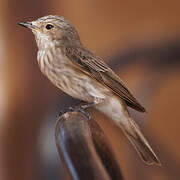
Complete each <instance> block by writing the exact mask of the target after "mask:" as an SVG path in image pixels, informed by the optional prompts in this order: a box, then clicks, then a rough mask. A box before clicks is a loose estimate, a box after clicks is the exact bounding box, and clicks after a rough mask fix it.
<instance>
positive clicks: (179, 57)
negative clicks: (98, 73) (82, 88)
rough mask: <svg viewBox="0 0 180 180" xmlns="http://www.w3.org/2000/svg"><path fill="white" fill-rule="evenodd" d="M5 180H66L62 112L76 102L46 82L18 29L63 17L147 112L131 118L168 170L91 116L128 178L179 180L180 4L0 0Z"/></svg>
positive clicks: (0, 133)
mask: <svg viewBox="0 0 180 180" xmlns="http://www.w3.org/2000/svg"><path fill="white" fill-rule="evenodd" d="M0 3H1V4H0V24H1V26H0V179H2V180H32V179H33V180H42V179H43V180H50V179H53V180H58V179H63V177H64V175H63V169H62V167H61V164H60V163H59V159H58V155H57V151H56V146H55V142H54V127H55V120H56V116H57V114H58V112H59V111H60V110H62V109H63V108H64V107H65V106H66V107H67V106H69V105H72V104H73V103H76V102H75V100H74V99H72V98H70V97H69V96H67V95H65V94H64V93H62V92H61V91H60V90H58V89H57V88H56V87H54V86H53V85H52V84H51V83H50V81H48V80H47V79H46V78H45V77H44V76H43V75H42V74H41V73H40V70H39V67H38V65H37V61H36V53H37V47H36V44H35V40H34V37H33V35H32V33H31V32H30V31H28V30H27V29H24V28H22V27H20V26H18V25H17V22H18V21H30V20H34V19H36V18H38V17H41V16H44V15H48V14H57V15H62V16H65V17H66V18H67V19H69V20H70V21H71V22H72V23H73V24H74V25H75V26H76V27H77V29H78V31H79V33H80V37H81V40H82V42H83V43H84V44H85V46H86V47H88V48H89V49H91V50H92V51H93V52H95V53H96V54H98V55H99V56H101V57H103V58H104V60H105V61H106V62H107V63H108V64H109V65H110V66H111V67H112V68H113V69H114V70H115V71H116V72H117V73H118V74H119V75H120V76H121V77H122V79H123V80H124V81H125V83H126V85H127V86H128V87H129V88H130V89H131V91H132V92H133V94H134V95H135V96H136V97H137V98H138V99H139V101H140V102H141V103H142V104H143V105H144V106H145V107H146V109H147V110H148V113H147V114H140V113H138V112H135V111H133V110H130V111H131V114H132V116H133V118H134V119H135V120H136V121H137V122H138V124H139V125H140V127H141V129H142V130H143V132H144V134H145V136H146V137H147V139H148V140H149V142H150V144H151V145H152V147H153V149H154V151H155V152H156V153H157V156H158V157H159V159H160V160H161V162H162V165H163V166H162V167H154V166H146V165H144V164H143V163H142V162H141V160H140V159H139V157H138V156H137V154H136V152H135V151H134V149H133V148H132V147H131V145H130V144H129V143H128V142H127V140H126V139H125V138H124V136H123V135H122V133H121V131H120V130H119V129H118V128H117V127H116V126H114V125H112V124H111V123H110V122H109V120H108V119H107V118H106V117H104V116H103V115H102V114H100V113H98V112H96V111H95V110H90V111H91V114H92V116H93V117H94V119H96V120H97V121H98V123H99V124H100V125H101V127H102V128H103V129H104V131H105V133H106V135H107V137H108V139H109V141H110V143H111V145H112V147H113V149H114V152H115V155H116V157H117V159H118V162H119V165H120V167H121V170H122V172H123V175H124V177H125V179H128V180H141V179H147V180H152V179H153V180H156V179H158V180H178V179H180V171H179V167H180V143H179V138H180V110H179V107H180V22H179V18H180V11H179V6H180V1H179V0H173V1H165V0H157V1H154V2H153V1H150V0H147V1H143V0H136V1H130V0H126V1H123V0H111V1H110V0H109V1H108V0H86V1H84V0H76V1H73V0H51V1H50V0H49V1H48V0H39V1H37V0H36V1H35V0H31V1H29V0H23V1H20V0H19V1H17V0H0Z"/></svg>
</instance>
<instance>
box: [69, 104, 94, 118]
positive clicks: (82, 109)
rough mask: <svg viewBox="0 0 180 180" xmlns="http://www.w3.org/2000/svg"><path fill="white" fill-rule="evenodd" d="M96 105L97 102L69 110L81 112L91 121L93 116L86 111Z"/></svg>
mask: <svg viewBox="0 0 180 180" xmlns="http://www.w3.org/2000/svg"><path fill="white" fill-rule="evenodd" d="M95 104H96V103H95V102H91V103H84V104H82V105H78V106H75V107H70V108H69V110H70V111H76V112H81V113H82V114H84V115H85V116H86V117H87V118H88V119H89V120H90V119H91V115H90V114H89V113H88V112H87V111H86V109H87V108H90V107H92V106H94V105H95Z"/></svg>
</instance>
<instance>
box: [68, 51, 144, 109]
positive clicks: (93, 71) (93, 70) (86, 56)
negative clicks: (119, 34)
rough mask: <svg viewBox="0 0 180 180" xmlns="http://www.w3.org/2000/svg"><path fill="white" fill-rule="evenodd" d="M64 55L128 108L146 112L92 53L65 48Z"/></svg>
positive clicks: (116, 77)
mask: <svg viewBox="0 0 180 180" xmlns="http://www.w3.org/2000/svg"><path fill="white" fill-rule="evenodd" d="M66 55H67V57H68V58H69V59H70V60H71V62H72V63H75V65H76V66H79V67H80V69H82V71H83V72H86V73H88V74H89V75H90V76H91V77H93V78H94V79H96V80H97V81H99V82H100V83H101V84H102V83H103V84H104V85H105V86H106V87H108V88H109V89H111V90H112V91H113V92H114V93H115V94H116V95H118V96H119V97H120V98H122V99H123V100H124V101H125V102H126V104H127V105H128V106H130V107H132V108H133V109H135V110H137V111H140V112H145V111H146V110H145V108H144V107H143V106H142V105H140V103H139V102H138V101H137V100H136V98H135V97H134V96H133V95H132V94H131V92H130V91H129V90H128V89H127V87H126V86H125V85H124V83H123V82H122V80H121V79H120V77H119V76H118V75H116V74H115V73H114V72H113V71H112V70H111V69H110V68H109V67H108V65H107V64H106V63H104V62H103V61H102V60H101V59H100V58H99V57H96V56H95V55H94V54H93V53H92V52H90V51H89V50H87V49H85V48H78V49H73V48H67V49H66Z"/></svg>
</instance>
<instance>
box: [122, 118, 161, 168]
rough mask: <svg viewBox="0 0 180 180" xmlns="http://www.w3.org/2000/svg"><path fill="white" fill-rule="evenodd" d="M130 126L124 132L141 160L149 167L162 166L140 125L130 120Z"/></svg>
mask: <svg viewBox="0 0 180 180" xmlns="http://www.w3.org/2000/svg"><path fill="white" fill-rule="evenodd" d="M129 125H130V127H128V128H127V127H125V128H122V130H123V132H124V134H125V135H126V137H127V138H128V139H129V141H130V142H131V143H132V145H133V146H134V147H135V149H136V151H137V152H138V154H139V155H140V157H141V159H142V160H143V161H144V162H145V163H146V164H148V165H152V164H156V165H159V166H161V162H160V161H159V159H158V158H157V156H156V154H155V153H154V151H153V150H152V148H151V147H150V145H149V143H148V142H147V140H146V138H145V137H144V136H143V134H142V133H141V131H140V128H139V127H138V125H137V124H136V123H135V122H134V121H133V120H132V119H130V118H129Z"/></svg>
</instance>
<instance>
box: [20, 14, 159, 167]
mask: <svg viewBox="0 0 180 180" xmlns="http://www.w3.org/2000/svg"><path fill="white" fill-rule="evenodd" d="M18 24H19V25H21V26H24V27H26V28H29V29H30V30H31V31H32V33H33V34H34V36H35V40H36V44H37V47H38V52H37V61H38V64H39V67H40V70H41V72H42V73H43V74H44V75H45V76H46V77H47V78H48V79H49V80H50V81H51V82H52V83H53V84H54V85H55V86H56V87H57V88H59V89H60V90H62V91H63V92H65V93H66V94H68V95H70V96H72V97H73V98H76V99H79V100H82V101H84V102H86V107H90V106H93V107H94V108H96V109H97V110H99V111H100V112H102V113H104V114H105V115H106V116H107V117H108V118H109V119H111V120H112V122H113V123H114V124H116V125H117V126H118V127H119V128H120V129H121V130H122V132H123V133H124V135H125V136H126V137H127V139H128V140H129V141H130V143H131V144H132V145H133V146H134V148H135V150H136V151H137V153H138V154H139V156H140V158H141V159H142V161H143V162H145V164H147V165H161V162H160V161H159V159H158V157H157V156H156V154H155V152H154V151H153V149H152V148H151V146H150V145H149V143H148V141H147V140H146V138H145V137H144V135H143V134H142V132H141V130H140V128H139V126H138V124H137V123H136V122H135V121H134V120H133V118H132V117H131V115H130V113H129V111H128V109H127V107H128V106H129V107H131V108H133V109H134V110H137V111H139V112H142V113H144V112H146V110H145V108H144V107H143V106H142V105H141V104H140V103H139V102H138V101H137V99H136V98H135V97H134V96H133V95H132V93H131V92H130V90H129V89H128V88H127V87H126V85H125V84H124V82H123V81H122V80H121V79H120V77H119V76H118V75H117V74H116V73H115V72H114V71H113V70H112V69H111V68H110V67H109V66H108V65H107V64H106V63H105V62H104V61H103V59H102V58H100V57H99V56H97V55H95V54H94V53H93V52H91V51H90V50H88V48H86V47H85V46H84V45H83V44H82V42H81V40H80V36H79V34H78V31H77V30H76V28H75V26H74V25H73V24H72V23H70V22H69V21H68V20H67V19H65V18H64V17H63V16H57V15H48V16H43V17H41V18H38V19H37V20H33V21H27V22H19V23H18Z"/></svg>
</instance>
